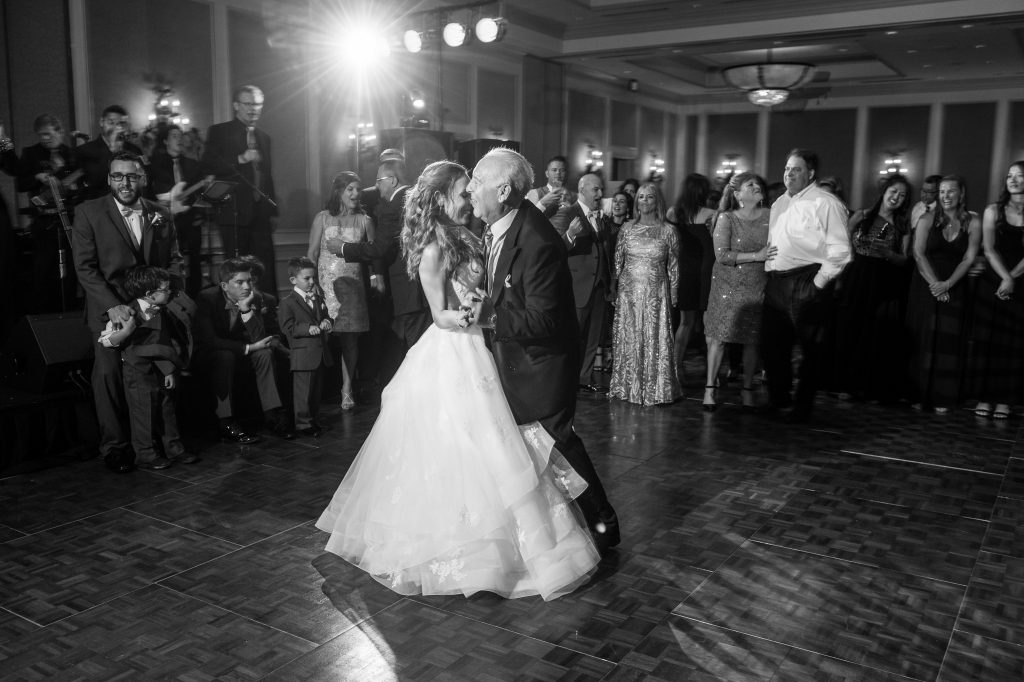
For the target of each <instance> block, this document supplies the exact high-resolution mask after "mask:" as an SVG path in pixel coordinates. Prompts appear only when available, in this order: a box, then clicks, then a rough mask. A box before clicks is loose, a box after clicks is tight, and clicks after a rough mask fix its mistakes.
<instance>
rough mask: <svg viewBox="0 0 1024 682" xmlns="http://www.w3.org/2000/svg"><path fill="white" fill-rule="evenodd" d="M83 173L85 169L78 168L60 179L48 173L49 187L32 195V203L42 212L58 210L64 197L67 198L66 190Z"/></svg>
mask: <svg viewBox="0 0 1024 682" xmlns="http://www.w3.org/2000/svg"><path fill="white" fill-rule="evenodd" d="M84 174H85V171H83V170H81V169H79V170H76V171H74V172H73V173H68V174H67V175H66V176H64V177H63V178H61V179H60V180H58V179H57V178H56V177H54V176H53V175H50V176H49V177H48V179H47V184H48V185H49V187H47V188H46V189H44V190H43V191H42V192H40V193H39V194H37V195H35V196H34V197H32V199H31V201H32V205H33V206H35V207H36V208H38V209H40V211H41V212H44V213H45V212H52V211H53V210H54V209H57V210H60V207H61V206H62V205H63V203H64V199H65V198H67V195H68V190H69V189H70V188H71V187H73V186H74V185H75V183H77V182H78V180H79V179H80V178H81V177H82V175H84Z"/></svg>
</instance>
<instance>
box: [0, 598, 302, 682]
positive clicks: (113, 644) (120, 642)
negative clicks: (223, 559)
mask: <svg viewBox="0 0 1024 682" xmlns="http://www.w3.org/2000/svg"><path fill="white" fill-rule="evenodd" d="M313 647H314V644H313V643H311V642H307V641H305V640H302V639H299V638H298V637H293V636H291V635H288V634H286V633H283V632H280V631H279V630H275V629H273V628H270V627H267V626H265V625H261V624H259V623H256V622H254V621H251V620H249V619H247V618H243V617H241V616H238V615H235V614H233V613H230V612H228V611H224V610H223V609H220V608H217V607H215V606H211V605H209V604H205V603H203V602H201V601H198V600H196V599H192V598H190V597H186V596H185V595H182V594H178V593H177V592H174V591H172V590H169V589H166V588H164V587H160V586H156V585H154V586H150V587H147V588H144V589H141V590H138V591H136V592H133V593H131V594H128V595H125V596H123V597H120V598H118V599H115V600H114V601H111V602H107V603H106V604H103V605H102V606H99V607H97V608H95V609H92V610H90V611H88V612H87V613H84V614H79V615H77V616H73V617H71V618H67V619H65V620H62V621H60V622H59V623H54V624H53V625H50V626H49V627H47V628H44V629H42V630H39V631H38V632H35V633H32V634H28V635H24V636H22V637H20V638H18V639H16V640H13V641H11V642H2V643H0V669H3V671H4V676H5V678H6V679H12V680H53V679H90V680H141V679H175V680H215V679H216V680H220V679H224V680H228V679H234V680H257V679H260V678H261V677H262V676H264V675H266V674H267V673H269V672H270V671H272V670H274V669H275V668H279V667H281V666H282V665H284V664H286V663H288V662H289V661H291V660H293V659H295V658H297V657H299V656H301V655H302V654H304V653H306V652H308V651H310V650H311V649H313Z"/></svg>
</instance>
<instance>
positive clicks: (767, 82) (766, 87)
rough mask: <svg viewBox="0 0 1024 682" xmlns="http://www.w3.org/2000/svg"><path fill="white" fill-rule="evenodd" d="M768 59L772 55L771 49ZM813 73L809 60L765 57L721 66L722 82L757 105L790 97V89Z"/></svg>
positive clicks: (809, 78) (767, 104)
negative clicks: (780, 59) (737, 90)
mask: <svg viewBox="0 0 1024 682" xmlns="http://www.w3.org/2000/svg"><path fill="white" fill-rule="evenodd" d="M768 59H769V60H770V59H771V50H769V51H768ZM813 76H814V66H813V65H812V64H802V63H797V62H772V61H767V62H764V63H762V64H741V65H740V66H730V67H728V68H725V69H722V78H723V79H725V82H726V83H728V84H729V85H731V86H733V87H734V88H739V89H740V90H743V91H744V92H746V93H747V99H748V100H750V103H751V104H756V105H757V106H759V107H773V106H775V105H777V104H782V103H783V102H785V101H786V100H787V99H789V93H790V91H791V90H794V89H795V88H798V87H800V86H801V85H804V84H805V83H807V82H809V81H810V80H811V78H812V77H813Z"/></svg>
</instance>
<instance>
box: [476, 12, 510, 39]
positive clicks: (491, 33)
mask: <svg viewBox="0 0 1024 682" xmlns="http://www.w3.org/2000/svg"><path fill="white" fill-rule="evenodd" d="M506 26H507V24H506V22H505V20H504V19H502V18H501V17H484V18H483V19H481V20H480V21H478V22H476V39H477V40H479V41H480V42H481V43H493V42H495V41H496V40H501V39H502V38H503V37H504V35H505V27H506Z"/></svg>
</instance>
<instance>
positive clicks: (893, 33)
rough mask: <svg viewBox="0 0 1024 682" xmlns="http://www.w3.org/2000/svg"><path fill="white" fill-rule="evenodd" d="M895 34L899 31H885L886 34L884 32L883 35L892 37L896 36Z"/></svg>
mask: <svg viewBox="0 0 1024 682" xmlns="http://www.w3.org/2000/svg"><path fill="white" fill-rule="evenodd" d="M897 33H899V31H886V32H885V35H887V36H894V35H896V34H897Z"/></svg>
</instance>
